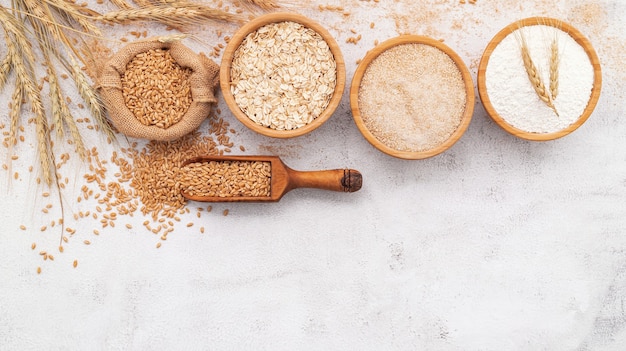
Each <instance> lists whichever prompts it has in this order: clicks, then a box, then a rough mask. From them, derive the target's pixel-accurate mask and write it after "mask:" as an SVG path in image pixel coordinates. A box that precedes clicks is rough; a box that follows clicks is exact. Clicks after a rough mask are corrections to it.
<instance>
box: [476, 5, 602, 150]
mask: <svg viewBox="0 0 626 351" xmlns="http://www.w3.org/2000/svg"><path fill="white" fill-rule="evenodd" d="M601 86H602V73H601V68H600V61H599V60H598V56H597V55H596V53H595V51H594V49H593V47H592V45H591V43H590V42H589V40H588V39H587V38H585V36H583V34H581V33H580V32H579V31H578V30H577V29H576V28H574V27H572V26H571V25H569V24H567V23H565V22H563V21H560V20H557V19H553V18H546V17H531V18H526V19H522V20H520V21H517V22H514V23H512V24H510V25H508V26H506V27H505V28H504V29H502V30H501V31H500V32H498V33H497V34H496V35H495V37H494V38H493V39H492V40H491V42H489V44H488V45H487V47H486V49H485V51H484V53H483V56H482V58H481V61H480V65H479V68H478V92H479V94H480V99H481V101H482V104H483V106H484V107H485V111H486V112H487V114H488V115H489V116H490V117H491V118H492V119H493V120H494V121H495V122H496V123H497V124H498V125H499V126H500V127H502V128H503V129H504V130H505V131H507V132H508V133H510V134H512V135H514V136H516V137H519V138H522V139H526V140H532V141H548V140H554V139H557V138H561V137H563V136H565V135H568V134H570V133H572V132H573V131H575V130H576V129H578V127H580V126H581V125H582V124H583V123H585V121H587V119H588V118H589V116H590V115H591V113H592V112H593V110H594V108H595V107H596V104H597V102H598V99H599V98H600V90H601Z"/></svg>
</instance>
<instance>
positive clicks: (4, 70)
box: [0, 53, 13, 90]
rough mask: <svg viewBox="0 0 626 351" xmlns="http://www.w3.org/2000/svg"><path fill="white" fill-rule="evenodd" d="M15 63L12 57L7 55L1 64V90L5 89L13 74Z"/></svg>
mask: <svg viewBox="0 0 626 351" xmlns="http://www.w3.org/2000/svg"><path fill="white" fill-rule="evenodd" d="M12 62H13V60H12V58H11V55H10V54H9V53H7V55H6V56H5V57H4V59H3V60H2V62H0V90H2V89H3V88H4V86H5V85H6V84H7V80H8V79H9V74H10V73H11V63H12Z"/></svg>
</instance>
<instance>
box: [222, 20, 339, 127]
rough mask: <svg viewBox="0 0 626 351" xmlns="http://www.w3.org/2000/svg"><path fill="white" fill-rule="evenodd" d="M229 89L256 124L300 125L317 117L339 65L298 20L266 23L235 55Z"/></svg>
mask: <svg viewBox="0 0 626 351" xmlns="http://www.w3.org/2000/svg"><path fill="white" fill-rule="evenodd" d="M230 75H231V92H232V94H233V96H234V99H235V102H236V103H237V105H238V106H239V108H240V109H241V110H242V111H243V112H244V113H245V114H246V116H248V117H249V118H250V119H251V120H253V121H254V122H255V123H257V124H259V125H262V126H265V127H269V128H272V129H275V130H292V129H297V128H301V127H303V126H305V125H307V124H309V123H311V122H312V121H313V120H314V119H315V118H317V117H319V116H320V115H321V114H322V112H324V110H325V109H326V107H327V106H328V105H329V103H330V99H331V97H332V95H333V93H334V91H335V85H336V80H337V67H336V62H335V59H334V56H333V54H332V52H331V51H330V48H329V46H328V44H327V43H326V41H324V39H323V38H322V36H321V35H320V34H319V33H317V32H315V31H314V30H312V29H310V28H307V27H305V26H303V25H302V24H300V23H296V22H291V21H286V22H278V23H271V24H267V25H265V26H263V27H261V28H259V29H257V30H256V31H254V32H252V33H250V34H249V35H248V36H246V38H245V39H244V40H243V42H242V43H241V44H240V45H239V47H238V48H237V50H236V51H235V53H234V58H233V61H232V65H231V72H230Z"/></svg>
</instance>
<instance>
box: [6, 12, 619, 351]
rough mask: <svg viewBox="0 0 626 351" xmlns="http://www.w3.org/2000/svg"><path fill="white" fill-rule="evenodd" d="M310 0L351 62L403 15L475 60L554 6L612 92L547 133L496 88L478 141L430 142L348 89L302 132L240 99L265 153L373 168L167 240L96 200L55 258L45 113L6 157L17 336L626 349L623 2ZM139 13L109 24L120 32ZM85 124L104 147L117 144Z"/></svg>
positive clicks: (481, 116) (475, 124)
mask: <svg viewBox="0 0 626 351" xmlns="http://www.w3.org/2000/svg"><path fill="white" fill-rule="evenodd" d="M88 2H89V3H90V4H95V0H90V1H88ZM2 3H4V4H7V3H8V1H3V2H2ZM300 3H305V4H306V3H308V2H305V1H300ZM313 3H315V4H334V5H342V6H345V8H346V10H347V11H349V12H350V13H351V15H350V16H349V17H343V16H341V15H339V14H336V13H332V12H323V13H321V12H319V11H317V10H312V9H314V8H315V6H314V5H312V4H313ZM416 3H418V4H416ZM305 7H306V8H302V6H299V7H297V6H296V7H293V10H294V11H298V12H300V13H303V14H306V15H309V16H310V17H312V18H314V19H316V20H318V21H319V22H321V23H322V24H324V25H325V26H326V27H327V28H329V30H330V31H331V33H332V34H333V35H335V37H336V38H337V40H338V42H339V43H340V46H341V48H342V50H343V52H344V55H345V57H346V61H347V63H348V67H347V68H348V78H349V80H348V82H350V80H351V77H352V74H353V72H354V69H355V66H356V65H355V61H356V60H357V58H359V57H362V56H363V55H364V54H365V52H366V51H367V50H368V49H370V48H371V47H372V46H373V42H374V40H375V39H378V40H380V41H383V40H385V39H387V38H390V37H393V36H396V35H397V34H399V33H400V32H411V33H414V34H425V35H430V36H433V37H435V38H443V39H445V42H446V43H447V44H448V45H449V46H451V47H452V48H454V49H455V50H456V51H457V52H458V53H459V54H460V55H461V57H463V58H464V60H465V62H466V63H467V65H468V66H469V67H470V69H471V71H472V73H473V76H474V80H475V78H476V76H475V75H476V68H477V63H478V60H479V59H480V55H481V54H482V51H483V49H484V48H485V47H486V45H487V43H488V41H489V40H490V39H491V38H492V37H493V36H494V35H495V34H496V33H497V32H498V31H499V30H500V29H501V28H503V27H504V26H506V25H508V24H509V23H511V22H514V21H515V20H517V19H520V18H523V17H529V16H534V15H549V16H553V17H557V18H560V19H563V20H566V21H568V22H570V23H571V24H573V25H574V26H575V27H577V28H578V29H579V30H580V31H581V32H583V33H584V34H585V35H587V36H588V38H589V39H590V40H591V42H592V43H593V44H594V46H595V47H596V49H597V52H598V55H599V56H600V59H601V61H602V64H603V70H604V75H603V78H604V84H603V91H602V96H601V99H600V102H599V104H598V107H597V108H596V110H595V112H594V114H593V115H592V116H591V118H590V119H589V120H588V122H587V123H586V124H585V125H583V126H582V127H581V128H580V129H579V130H577V131H576V132H574V133H573V134H571V135H569V136H567V137H565V138H563V139H560V140H557V141H553V142H546V143H536V142H527V141H522V140H519V139H516V138H514V137H512V136H510V135H508V134H506V133H505V132H504V131H503V130H501V129H500V128H499V127H498V126H497V125H496V124H495V123H494V122H492V121H491V120H490V119H489V118H488V117H487V116H486V115H485V113H484V111H483V109H482V106H481V105H480V103H479V102H478V103H477V105H476V109H475V114H474V118H473V120H472V123H471V125H470V126H469V129H468V131H467V133H466V134H465V135H464V136H463V138H462V139H461V140H460V142H458V143H457V144H456V145H455V146H454V147H453V148H452V149H450V150H449V151H448V152H446V153H444V154H442V155H439V156H437V157H435V158H432V159H428V160H423V161H403V160H397V159H393V158H391V157H389V156H386V155H384V154H382V153H380V152H378V151H377V150H376V149H374V148H373V147H371V146H370V145H369V144H368V143H367V142H366V141H365V140H364V139H363V138H362V136H361V135H360V134H359V132H358V130H357V128H356V126H355V125H354V123H353V121H352V117H351V114H350V110H349V101H348V95H347V90H346V94H345V96H344V99H343V101H342V104H341V106H340V108H339V110H338V111H337V113H336V114H335V115H334V116H333V117H332V119H331V120H330V121H329V122H328V123H327V124H326V125H324V126H323V127H322V128H320V129H319V130H317V131H315V132H313V133H312V134H310V135H308V136H304V137H300V138H297V139H294V140H272V139H269V138H265V137H261V136H258V135H253V134H252V133H250V132H248V131H246V130H245V129H244V127H243V126H242V125H241V124H239V123H238V122H237V121H236V120H234V118H233V117H232V116H231V115H229V114H225V116H226V118H227V119H229V120H230V121H231V125H232V127H233V128H235V129H236V130H237V132H238V133H237V135H236V136H234V137H233V140H235V141H236V142H237V144H244V145H245V146H246V147H247V148H248V152H247V154H253V153H257V152H258V153H268V152H270V151H271V153H274V154H278V155H280V156H281V157H282V158H283V159H284V161H285V162H286V163H287V164H289V165H290V166H292V167H294V168H296V169H324V168H341V167H352V168H356V169H359V170H361V171H362V173H363V175H364V180H365V182H364V186H363V189H362V190H361V191H360V192H358V193H354V194H337V193H330V192H323V191H316V190H296V191H293V192H292V193H290V194H288V195H287V196H286V197H285V198H283V200H282V201H281V202H279V203H276V204H239V205H234V204H233V205H215V206H214V211H213V212H212V213H211V215H210V216H207V215H206V214H205V216H203V218H202V222H204V223H203V225H205V226H206V227H207V228H209V229H208V230H207V233H206V234H204V235H201V234H199V233H198V230H197V227H194V228H190V229H189V228H185V227H184V226H180V227H179V228H178V229H177V230H176V231H175V232H174V233H172V234H171V235H170V236H169V237H168V240H167V242H166V243H164V244H163V247H161V248H160V249H158V250H157V249H156V248H155V244H156V242H157V241H158V240H157V238H156V237H155V236H154V235H152V234H151V233H147V232H145V230H144V229H143V228H142V226H141V222H142V221H143V220H144V219H143V218H135V219H134V221H133V222H131V223H134V228H135V229H132V230H127V229H125V228H124V229H120V227H122V228H123V225H118V228H117V229H115V230H110V229H109V230H103V231H102V234H101V235H100V236H98V237H96V236H94V235H93V234H91V231H92V229H93V228H96V227H97V225H98V222H97V221H93V222H90V221H85V220H83V221H78V222H74V221H73V220H72V219H71V218H68V221H67V223H68V225H70V226H73V227H75V228H77V229H78V233H77V234H76V238H73V239H72V242H70V244H68V245H66V251H65V253H63V254H60V253H57V254H56V255H55V256H56V260H55V261H54V262H50V261H46V262H43V261H42V260H41V257H40V256H39V255H38V254H37V252H38V251H39V248H40V247H41V248H47V249H48V250H50V251H52V250H54V249H55V248H56V246H57V245H58V244H57V243H58V239H59V235H60V234H59V233H58V232H57V231H55V230H48V231H46V232H44V233H42V232H40V231H39V227H40V226H41V225H42V224H44V223H48V222H49V220H50V219H51V218H53V217H44V216H42V214H41V212H40V209H41V208H42V207H43V206H44V205H45V203H46V202H47V200H44V199H42V198H41V197H40V196H39V195H38V194H40V193H41V191H42V189H41V188H37V187H36V185H35V184H34V182H33V179H32V177H31V176H29V174H28V172H27V170H26V169H27V168H28V165H29V164H31V163H33V162H35V161H34V158H33V157H34V156H33V155H34V151H33V149H32V141H34V140H35V138H34V135H32V133H31V134H30V135H28V133H27V139H28V140H30V141H31V143H30V145H29V143H26V144H23V145H21V146H20V147H19V148H18V150H17V152H18V153H19V154H20V155H21V156H22V157H21V158H20V160H18V161H16V162H14V164H13V168H14V170H18V171H20V173H21V174H22V178H21V179H20V180H18V181H12V182H10V183H11V185H7V184H8V183H9V181H8V178H10V175H9V174H7V172H6V171H0V175H2V179H1V181H0V184H1V185H0V187H1V195H0V196H1V201H0V223H2V226H1V229H0V349H2V350H34V349H50V350H57V349H58V350H69V349H83V350H105V349H124V350H126V349H138V350H171V349H177V350H186V349H190V350H327V349H328V350H475V351H479V350H481V351H499V350H564V351H565V350H577V351H587V350H602V351H609V350H610V351H618V350H624V349H626V329H625V327H626V311H625V308H624V298H625V297H626V201H625V200H626V147H625V146H626V122H625V121H624V115H625V113H626V108H625V104H624V93H623V91H624V89H625V84H624V82H625V78H626V75H625V73H624V72H625V71H624V68H623V63H622V61H623V59H624V57H626V55H625V50H624V44H625V40H626V34H625V33H624V26H625V25H626V23H625V19H626V2H623V1H619V0H577V1H565V0H560V1H559V0H557V1H521V0H506V1H505V0H503V1H484V0H478V1H477V4H475V5H469V4H466V5H461V4H458V0H449V1H435V0H431V1H421V2H413V1H409V0H402V1H381V2H380V3H379V4H377V5H376V4H375V3H374V2H367V1H356V0H354V1H347V0H345V1H341V2H333V1H319V2H318V1H315V2H311V4H310V5H306V6H305ZM394 14H396V15H394ZM397 14H400V15H402V16H404V18H399V17H398V16H397ZM396 20H397V21H396ZM404 20H406V21H404ZM372 21H374V22H376V28H375V29H373V30H372V29H370V28H369V23H370V22H372ZM211 26H212V24H210V23H207V27H206V28H205V29H200V28H199V29H198V30H197V31H196V35H197V36H198V38H200V39H202V40H203V41H205V42H206V43H208V44H209V45H210V46H212V45H215V44H217V43H218V39H217V38H216V36H215V28H214V27H211ZM149 28H152V30H151V33H152V34H158V31H157V30H156V29H154V28H156V27H149ZM351 28H354V29H356V30H357V31H358V33H360V34H362V36H363V39H362V40H361V41H360V42H359V44H358V45H353V44H346V43H345V40H346V38H348V37H350V36H353V34H352V33H350V31H349V30H350V29H351ZM134 29H135V27H133V26H130V27H126V28H110V27H106V28H105V30H106V32H107V35H108V36H109V37H110V38H115V39H118V38H120V37H121V36H122V35H123V34H124V33H127V32H128V31H131V30H134ZM224 30H225V35H226V34H228V33H229V31H230V32H231V33H232V31H233V30H234V28H233V27H228V28H226V29H224ZM112 45H113V44H112ZM188 45H190V46H192V47H193V48H194V49H196V50H197V51H200V50H207V47H206V46H204V47H203V46H201V45H200V44H198V43H197V42H193V41H189V42H188ZM0 51H2V52H4V49H2V48H0ZM8 94H10V89H5V91H4V92H3V97H4V100H3V101H7V96H8ZM69 94H70V95H71V94H75V93H73V92H72V91H71V89H70V90H69ZM220 104H221V105H222V106H221V107H222V110H224V111H226V108H225V106H224V105H223V103H220ZM5 106H6V104H4V103H3V104H2V109H3V110H2V114H1V115H0V121H4V120H5V119H6V114H7V112H6V107H5ZM73 106H74V105H73ZM87 135H89V137H88V138H89V139H88V140H87V141H88V143H91V144H92V145H97V146H98V147H99V148H100V150H101V153H106V152H109V153H110V152H111V151H112V150H113V147H112V146H108V145H106V144H105V143H102V140H101V139H100V138H99V137H98V136H96V135H93V134H87ZM0 157H6V150H4V149H2V150H0ZM0 159H2V158H0ZM85 171H86V170H85V166H84V165H80V164H79V163H77V164H76V165H75V170H72V168H68V166H66V167H65V168H64V172H65V174H66V175H68V176H70V177H71V176H72V174H71V173H72V172H75V174H74V176H75V178H73V179H72V182H71V184H73V185H74V186H75V189H68V190H67V191H66V192H65V195H64V196H65V199H66V201H68V202H69V203H70V204H71V205H68V206H69V207H71V209H70V211H78V210H88V209H92V210H93V204H84V203H83V204H80V205H79V204H76V203H73V202H72V199H75V198H76V196H77V194H78V193H79V189H80V186H81V184H82V180H81V179H80V178H79V177H80V176H81V175H82V174H84V172H85ZM90 206H91V207H90ZM193 208H195V204H194V205H193ZM226 208H228V209H230V215H228V216H227V217H224V216H222V215H221V211H222V210H223V209H226ZM54 209H56V210H58V206H55V207H54ZM192 214H193V212H192ZM56 215H57V216H58V213H57V214H56ZM68 217H71V216H68ZM191 217H193V218H195V216H190V218H191ZM124 221H126V222H127V221H128V220H127V219H125V220H124ZM183 223H185V219H183ZM20 224H27V225H28V227H29V230H27V231H21V230H19V225H20ZM192 229H193V230H192ZM84 239H89V240H91V241H92V244H91V245H89V246H86V245H83V244H82V240H84ZM32 242H37V243H38V249H37V250H35V251H31V249H30V245H31V243H32ZM74 259H78V261H79V266H78V268H76V269H74V268H72V265H71V263H72V261H73V260H74ZM38 266H41V267H42V269H43V272H42V273H41V274H40V275H37V274H36V267H38Z"/></svg>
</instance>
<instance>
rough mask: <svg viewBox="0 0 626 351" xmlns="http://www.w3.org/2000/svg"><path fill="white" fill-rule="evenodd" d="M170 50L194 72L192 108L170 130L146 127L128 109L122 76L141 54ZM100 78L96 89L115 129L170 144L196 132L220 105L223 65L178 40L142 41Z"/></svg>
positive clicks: (108, 66) (121, 53) (111, 63)
mask: <svg viewBox="0 0 626 351" xmlns="http://www.w3.org/2000/svg"><path fill="white" fill-rule="evenodd" d="M156 49H169V51H170V54H171V55H172V58H173V59H174V60H175V61H176V62H177V63H178V64H179V65H180V66H182V67H186V68H189V69H191V71H192V73H191V75H190V84H191V98H192V100H193V102H192V103H191V106H190V107H189V109H188V110H187V112H186V113H185V115H184V116H183V117H182V118H181V120H180V121H179V122H178V123H176V124H174V125H172V126H170V127H169V128H167V129H164V128H161V127H157V126H147V125H144V124H142V123H141V122H140V121H139V120H138V119H137V118H136V117H135V116H134V115H133V113H132V112H131V111H130V110H129V109H128V107H127V106H126V104H125V103H124V96H123V95H122V81H121V77H122V76H123V75H124V72H125V70H126V65H127V64H128V63H129V62H130V61H131V60H132V59H133V58H134V57H135V56H136V55H137V54H140V53H143V52H146V51H149V50H156ZM100 72H101V73H100V74H99V76H98V79H97V85H96V88H97V89H98V90H99V93H100V96H101V98H102V100H103V102H104V105H105V107H106V109H107V112H108V114H109V118H110V119H111V122H112V123H113V125H114V126H115V128H116V129H117V130H118V131H119V132H120V133H123V134H125V135H127V136H130V137H134V138H143V139H149V140H160V141H170V140H174V139H178V138H180V137H182V136H184V135H186V134H188V133H190V132H192V131H194V130H195V129H196V128H198V126H200V124H201V123H202V121H204V119H205V118H207V117H208V115H209V112H210V109H211V104H214V103H217V99H216V98H215V92H216V88H217V85H218V84H219V66H218V65H217V64H216V63H215V62H213V61H211V60H209V59H208V58H207V57H206V56H204V55H203V54H199V55H198V54H196V53H194V52H193V51H191V50H190V49H189V48H187V47H186V46H184V45H183V44H181V43H180V42H178V41H175V42H160V41H142V42H136V43H132V44H129V45H127V46H125V47H124V48H122V49H121V50H120V51H119V52H117V53H116V54H115V55H114V56H113V57H112V58H111V59H109V60H108V61H107V63H106V64H105V66H104V67H103V69H102V70H100Z"/></svg>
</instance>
